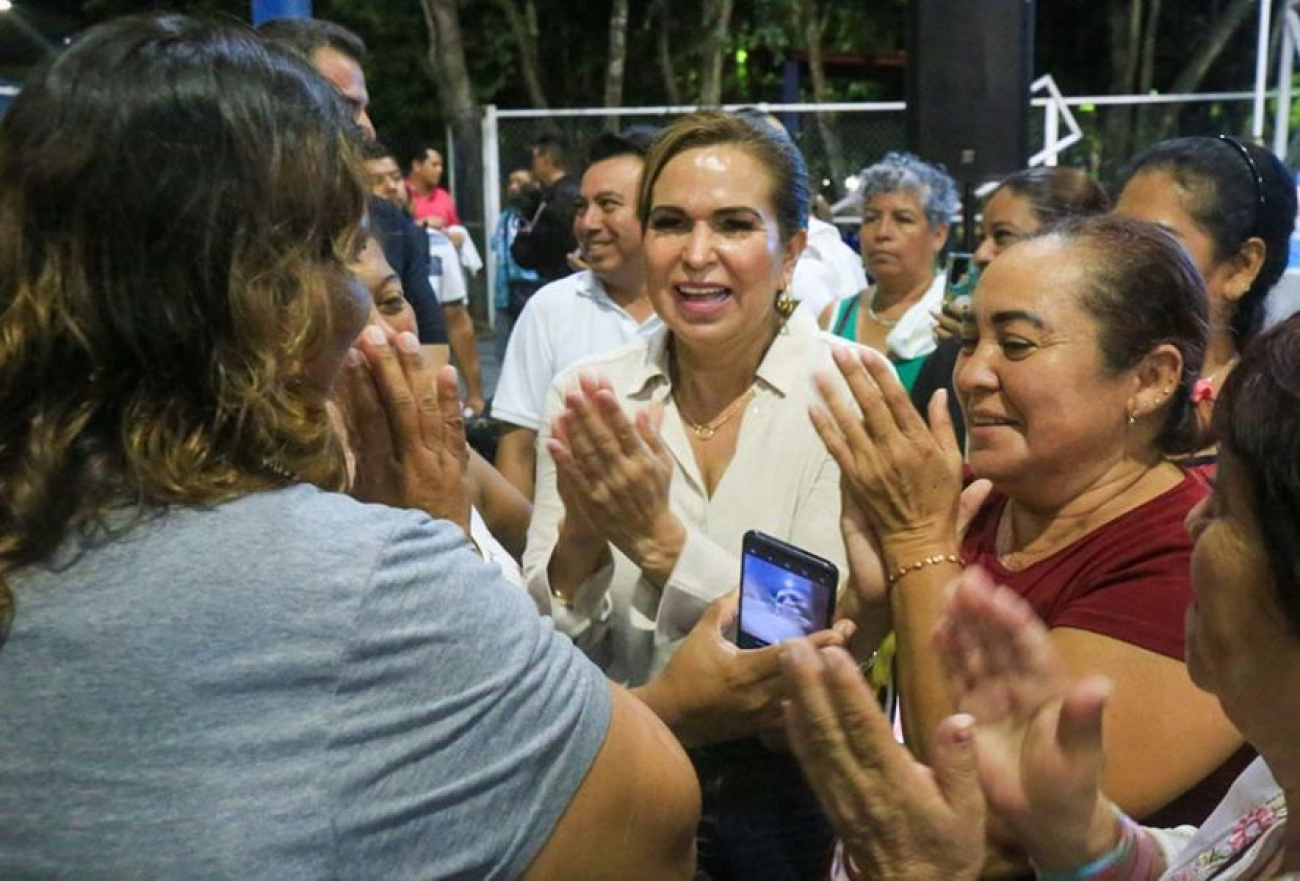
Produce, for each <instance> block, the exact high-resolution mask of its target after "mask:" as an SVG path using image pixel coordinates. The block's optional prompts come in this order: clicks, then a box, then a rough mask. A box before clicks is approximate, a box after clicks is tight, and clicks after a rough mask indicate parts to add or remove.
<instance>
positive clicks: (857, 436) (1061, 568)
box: [814, 216, 1242, 838]
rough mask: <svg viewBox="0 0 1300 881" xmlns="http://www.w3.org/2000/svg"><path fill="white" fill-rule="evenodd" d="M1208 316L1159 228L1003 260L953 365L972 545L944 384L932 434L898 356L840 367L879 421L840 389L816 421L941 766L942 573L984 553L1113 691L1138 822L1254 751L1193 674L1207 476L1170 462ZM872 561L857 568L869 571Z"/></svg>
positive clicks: (1044, 241)
mask: <svg viewBox="0 0 1300 881" xmlns="http://www.w3.org/2000/svg"><path fill="white" fill-rule="evenodd" d="M1206 320H1207V311H1206V296H1205V288H1204V285H1203V283H1202V281H1201V279H1200V276H1199V275H1198V274H1197V271H1196V268H1195V266H1194V265H1193V264H1192V263H1191V262H1190V260H1189V259H1188V257H1187V255H1186V253H1185V252H1184V251H1183V249H1182V248H1180V247H1178V246H1177V244H1176V243H1175V242H1174V240H1173V239H1172V238H1171V237H1170V236H1168V235H1167V234H1166V233H1164V232H1162V231H1161V230H1159V229H1157V228H1156V227H1154V226H1152V225H1149V224H1143V223H1138V222H1135V221H1131V220H1125V219H1121V218H1117V217H1111V216H1103V217H1090V218H1078V219H1074V220H1068V221H1065V222H1063V223H1062V224H1058V225H1056V226H1054V227H1052V228H1051V229H1050V230H1049V231H1047V232H1046V233H1044V234H1041V235H1038V236H1036V237H1033V238H1030V239H1027V240H1026V241H1023V242H1021V243H1018V244H1016V245H1014V246H1012V247H1011V248H1009V249H1008V250H1007V251H1006V252H1005V253H1004V254H1002V255H1001V256H1000V257H999V258H998V259H997V260H996V261H994V262H993V264H992V265H991V266H990V267H989V268H988V270H987V272H986V273H985V275H984V276H983V278H982V279H981V280H980V283H979V287H978V289H977V290H976V294H975V299H974V307H973V311H972V314H971V315H969V316H968V317H967V320H966V322H965V325H964V326H963V329H962V337H963V339H962V343H963V350H962V354H961V356H960V358H959V359H958V363H957V369H956V373H955V377H954V378H955V387H956V389H957V394H958V396H959V398H960V401H961V404H962V409H963V411H964V412H965V416H966V421H967V425H968V428H969V446H968V453H969V464H970V467H971V469H972V471H973V472H974V474H975V476H976V477H980V478H987V479H988V480H989V481H991V482H992V485H993V490H992V492H990V493H989V494H988V498H987V499H986V500H985V501H984V503H983V505H982V506H981V507H980V509H979V511H978V514H977V515H976V516H975V519H974V521H973V522H972V524H971V526H970V528H969V530H967V532H966V535H965V539H964V541H963V540H961V539H960V538H959V535H958V531H957V526H956V521H957V511H958V496H959V492H960V484H961V468H962V459H961V452H960V448H959V446H958V443H957V440H956V438H955V437H954V436H953V433H952V429H951V425H950V421H949V419H948V418H947V410H946V401H945V400H944V398H945V396H944V395H936V396H935V400H934V401H932V402H931V407H930V414H929V415H930V424H931V426H933V428H927V427H926V425H925V423H924V422H923V421H922V419H921V417H920V416H919V415H917V414H916V412H915V410H914V409H912V408H911V405H910V402H909V401H908V399H907V396H906V394H905V393H904V392H903V390H902V388H901V387H900V386H899V385H898V384H897V382H896V381H895V380H894V378H893V376H892V374H891V372H890V371H889V367H888V365H886V364H883V363H881V362H879V361H878V360H876V359H871V358H869V357H868V358H865V359H858V358H855V357H853V356H849V355H845V357H842V358H841V359H840V361H839V366H840V369H841V371H842V372H843V373H844V374H845V376H846V377H847V378H848V379H849V382H850V387H851V388H852V389H853V390H854V394H855V396H856V398H857V403H858V405H859V406H860V407H861V409H862V412H863V413H864V414H866V415H865V417H857V416H855V414H854V411H853V410H852V408H851V407H850V406H849V405H848V403H847V402H845V401H840V400H836V399H834V398H833V397H831V398H828V401H827V404H828V407H829V413H819V414H814V422H815V423H816V424H817V426H818V429H819V431H820V432H821V434H822V437H823V439H824V440H825V442H826V444H827V447H828V448H829V449H830V450H831V452H832V453H833V454H834V455H835V458H836V460H837V461H838V462H839V464H840V467H841V469H842V470H843V472H844V478H845V484H844V485H845V499H844V501H845V509H846V524H845V532H846V536H849V537H850V539H849V541H850V545H852V544H853V541H852V536H853V535H857V536H860V541H859V542H858V543H859V544H860V546H861V547H862V548H864V550H865V549H866V548H868V542H871V543H874V544H875V545H876V546H878V547H879V549H880V551H881V552H882V556H883V559H884V561H885V567H886V568H885V571H884V573H880V577H879V581H880V584H879V595H880V596H881V603H882V607H884V608H885V609H886V610H887V611H888V613H889V614H891V615H892V620H893V625H894V630H895V634H896V636H897V668H896V669H897V680H898V687H899V694H900V705H901V709H902V714H903V722H904V730H905V733H906V735H907V737H908V742H909V744H910V745H911V746H912V748H913V749H914V751H916V752H918V753H919V754H920V755H921V756H922V757H924V756H926V754H927V753H928V750H929V746H930V742H929V741H930V736H931V733H932V732H933V731H934V730H935V727H936V726H937V725H938V723H939V721H940V720H941V719H943V718H944V717H945V716H947V715H949V714H950V713H952V712H953V703H952V699H951V695H950V692H949V688H948V685H947V682H946V680H945V678H944V674H943V672H942V670H941V669H940V667H939V663H938V660H937V658H935V657H934V655H933V652H932V651H931V649H930V643H929V640H930V634H931V632H932V631H933V629H934V626H935V623H936V622H937V621H938V619H939V615H940V611H941V607H942V603H943V591H944V587H945V585H946V584H947V582H948V581H949V580H951V578H952V577H953V576H954V575H955V574H956V573H957V572H958V571H959V568H960V565H961V564H962V563H973V562H979V563H981V564H982V565H983V566H985V567H986V568H988V569H990V570H991V571H992V572H993V573H994V577H995V578H996V579H997V580H999V581H1001V582H1003V583H1006V584H1008V585H1009V586H1011V587H1012V588H1014V589H1015V590H1017V591H1018V592H1019V593H1020V594H1022V595H1023V596H1025V597H1026V598H1027V599H1028V600H1029V602H1030V603H1031V604H1032V605H1033V607H1034V609H1035V611H1036V612H1037V613H1038V614H1039V615H1040V616H1041V617H1043V618H1044V619H1045V620H1046V621H1047V622H1048V624H1049V626H1050V627H1051V628H1052V636H1053V641H1054V642H1055V643H1056V644H1057V647H1058V648H1059V650H1060V652H1061V654H1062V656H1063V657H1064V658H1065V659H1066V663H1067V665H1068V666H1070V667H1071V669H1072V671H1073V672H1075V673H1078V674H1084V673H1088V674H1095V673H1100V674H1104V675H1106V676H1108V677H1110V678H1111V679H1112V680H1113V681H1114V683H1115V691H1114V697H1113V699H1112V701H1111V703H1110V705H1109V707H1108V710H1107V719H1106V734H1107V741H1108V744H1107V746H1108V755H1109V757H1110V759H1109V763H1108V765H1107V768H1106V775H1105V780H1104V786H1105V789H1106V792H1107V794H1108V795H1110V796H1111V797H1112V798H1113V799H1114V800H1115V801H1116V802H1117V803H1119V804H1120V805H1121V806H1123V807H1124V809H1125V810H1127V811H1128V812H1129V813H1131V814H1132V815H1134V816H1137V817H1149V816H1151V815H1152V814H1153V813H1155V812H1156V811H1158V810H1160V809H1161V808H1164V807H1166V806H1167V805H1170V803H1171V802H1174V801H1175V800H1176V799H1178V798H1179V797H1180V796H1184V795H1185V794H1186V793H1188V792H1189V791H1192V790H1195V789H1196V788H1197V786H1198V784H1200V783H1202V781H1205V780H1206V779H1207V778H1210V777H1212V776H1213V775H1214V774H1215V773H1216V771H1217V769H1219V768H1220V766H1222V765H1224V763H1225V762H1227V761H1228V760H1229V759H1230V758H1231V757H1233V755H1234V753H1236V752H1237V750H1238V749H1239V748H1240V747H1241V745H1242V739H1241V736H1240V735H1239V734H1238V733H1237V732H1236V730H1235V729H1234V728H1233V727H1232V726H1231V724H1230V723H1229V722H1228V721H1227V719H1226V718H1225V717H1224V716H1223V713H1222V711H1221V710H1220V708H1219V707H1218V705H1217V703H1216V702H1215V701H1214V699H1213V698H1211V697H1209V696H1208V695H1206V694H1204V693H1202V692H1199V691H1197V689H1196V688H1195V687H1194V686H1193V685H1192V682H1191V680H1190V679H1189V678H1188V675H1187V670H1186V667H1185V666H1184V664H1183V637H1182V620H1183V614H1184V611H1185V609H1186V608H1187V605H1188V603H1189V601H1190V598H1191V596H1190V585H1189V580H1188V574H1187V573H1188V560H1189V555H1190V550H1191V543H1190V541H1189V539H1188V537H1187V535H1186V532H1185V530H1184V529H1183V528H1182V520H1183V518H1184V516H1185V515H1186V514H1187V512H1188V511H1189V510H1190V509H1191V508H1192V507H1193V506H1194V505H1195V504H1196V503H1197V502H1198V501H1199V500H1200V499H1201V498H1202V497H1203V496H1204V495H1205V493H1206V490H1207V488H1206V486H1205V485H1204V484H1203V483H1202V481H1201V479H1200V478H1199V477H1197V476H1195V475H1191V474H1188V473H1186V472H1184V471H1183V470H1181V469H1180V468H1179V467H1177V466H1176V465H1174V464H1172V463H1171V462H1170V460H1169V456H1171V455H1175V454H1178V453H1180V452H1183V451H1186V450H1188V449H1190V448H1191V446H1192V445H1193V444H1194V443H1195V436H1196V420H1195V416H1194V413H1193V408H1192V385H1193V383H1194V382H1195V381H1196V378H1197V377H1198V375H1199V371H1200V367H1201V361H1202V359H1203V357H1204V351H1205V334H1206ZM861 559H862V560H863V561H864V562H863V563H862V564H861V565H858V566H856V567H854V576H855V578H858V579H859V580H860V581H861V580H870V579H871V578H872V576H871V575H868V574H867V573H868V572H869V569H868V567H867V563H866V561H867V560H868V559H869V558H868V557H867V555H866V553H863V554H862V556H861ZM851 560H852V551H851ZM876 572H877V573H879V568H878V567H877V569H876ZM1228 779H1229V780H1230V779H1231V778H1230V777H1229V778H1228ZM1225 785H1226V781H1225ZM1217 794H1219V795H1221V794H1222V792H1221V790H1220V791H1219V792H1218V793H1217ZM1207 798H1210V796H1208V795H1207ZM1208 804H1213V800H1210V801H1208ZM1194 814H1195V810H1194V809H1193V810H1189V811H1187V812H1185V813H1184V814H1183V816H1181V817H1178V818H1176V819H1182V820H1187V821H1192V820H1196V819H1200V818H1199V817H1196V816H1194ZM992 828H993V830H994V832H993V834H994V837H995V838H996V836H997V827H996V824H995V825H994V826H993V827H992Z"/></svg>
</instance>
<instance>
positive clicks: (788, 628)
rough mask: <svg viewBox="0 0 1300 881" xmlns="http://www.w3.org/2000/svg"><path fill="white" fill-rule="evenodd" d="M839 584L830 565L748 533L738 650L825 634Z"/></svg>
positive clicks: (802, 551) (744, 559)
mask: <svg viewBox="0 0 1300 881" xmlns="http://www.w3.org/2000/svg"><path fill="white" fill-rule="evenodd" d="M838 583H839V571H838V570H837V569H836V568H835V564H834V563H832V562H830V561H829V560H825V559H822V558H821V557H818V556H817V555H815V554H810V553H809V552H807V551H805V550H803V549H802V548H798V547H795V546H794V545H792V544H789V543H788V542H784V541H781V540H780V539H776V538H773V537H771V536H769V535H764V534H763V533H761V532H757V531H751V532H748V533H746V534H745V549H744V554H743V555H742V557H741V564H740V621H739V626H738V628H737V634H736V644H737V645H738V646H740V647H741V648H762V647H763V646H768V645H776V644H777V643H780V642H783V641H785V640H787V639H794V638H795V637H799V636H806V635H807V634H809V633H814V632H816V631H818V630H824V629H826V628H827V627H829V626H830V624H831V618H832V616H833V615H834V614H835V589H836V586H837V585H838Z"/></svg>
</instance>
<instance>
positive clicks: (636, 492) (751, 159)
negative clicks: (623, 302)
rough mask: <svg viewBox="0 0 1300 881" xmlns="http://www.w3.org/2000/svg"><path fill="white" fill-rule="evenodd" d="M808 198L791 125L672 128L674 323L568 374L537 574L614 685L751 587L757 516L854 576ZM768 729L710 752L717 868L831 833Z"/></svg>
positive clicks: (660, 204) (863, 611)
mask: <svg viewBox="0 0 1300 881" xmlns="http://www.w3.org/2000/svg"><path fill="white" fill-rule="evenodd" d="M808 202H809V190H808V181H807V172H806V170H805V168H804V166H803V160H802V157H801V156H800V155H799V152H798V150H797V149H796V148H795V147H794V145H793V144H792V143H791V142H790V141H789V139H788V138H785V137H783V136H780V135H778V134H776V133H774V132H772V131H771V130H769V129H768V128H767V127H755V126H751V125H749V124H748V123H746V122H745V121H743V120H740V119H737V118H735V117H732V116H726V115H722V114H717V113H701V114H694V115H691V116H687V117H683V118H682V119H680V120H678V121H677V122H675V123H673V124H672V125H671V126H669V127H668V128H667V129H666V130H665V131H664V132H663V133H662V134H661V135H660V137H659V139H658V140H657V141H656V142H655V144H654V146H653V147H652V148H651V151H650V153H649V154H648V155H647V157H646V164H645V169H644V171H643V174H642V180H641V187H640V195H639V203H638V204H639V210H640V212H641V218H642V222H643V225H644V228H645V261H646V277H647V289H648V291H649V294H650V298H651V300H652V302H653V303H654V306H655V311H656V312H658V314H659V316H660V317H661V318H662V319H663V322H664V325H665V327H664V328H663V329H662V330H661V331H660V332H659V333H657V334H656V335H654V336H653V337H651V338H650V339H648V340H645V341H641V342H638V343H636V344H633V345H630V346H628V347H626V348H623V349H620V350H617V351H615V352H611V353H609V354H607V355H603V356H600V357H597V358H594V359H591V360H589V361H587V362H585V363H584V364H583V365H581V366H580V367H576V368H573V369H571V370H570V371H568V372H567V373H565V374H562V375H561V376H560V377H559V378H557V380H556V382H555V383H553V384H552V386H551V391H550V394H549V400H548V402H547V410H546V418H545V419H544V420H543V435H542V438H541V444H540V446H539V456H538V471H537V496H536V515H535V516H534V520H533V526H532V529H531V530H530V532H529V541H528V550H527V552H526V554H525V560H524V571H525V575H526V576H527V577H528V579H529V583H530V587H531V589H532V592H533V596H534V598H535V599H536V600H537V602H538V603H539V605H540V606H541V608H542V609H543V610H544V611H546V612H548V613H550V614H553V615H554V616H555V618H556V621H557V623H558V626H560V627H561V629H563V630H564V631H565V632H567V633H570V634H572V635H573V637H574V639H575V641H576V642H577V643H578V645H580V646H581V647H582V648H583V649H584V650H586V651H587V652H588V653H589V654H590V655H591V656H592V657H593V658H596V659H598V662H599V663H600V664H601V665H602V666H603V667H604V668H605V670H606V671H607V672H609V673H610V675H611V676H613V677H614V678H616V679H619V680H624V681H630V682H632V683H640V682H645V681H647V680H649V687H653V686H654V684H655V682H657V679H655V678H654V676H655V674H656V673H657V672H658V670H659V669H660V668H661V667H662V665H663V664H664V662H665V661H666V660H667V659H668V658H669V657H670V656H672V653H673V652H674V651H675V650H676V648H677V644H678V642H679V641H680V639H681V637H682V635H683V634H684V633H685V632H686V630H688V629H689V628H691V627H693V626H694V625H695V623H696V621H697V620H698V619H699V616H700V613H701V611H702V610H703V608H704V606H705V604H707V603H708V602H709V601H711V600H712V599H713V598H715V597H717V596H719V595H721V594H723V593H725V592H727V591H730V590H731V589H732V588H733V587H734V586H735V585H736V583H737V581H738V578H739V575H740V550H741V542H742V537H743V536H744V533H745V532H746V531H747V530H750V529H759V530H762V531H764V532H766V533H769V534H771V535H774V536H776V537H778V538H782V539H785V540H788V541H790V542H792V543H794V544H796V545H799V546H801V547H804V548H807V549H808V550H810V551H812V552H814V553H817V554H820V555H821V556H824V557H827V558H829V559H830V560H832V561H833V562H835V563H836V564H837V565H838V566H840V567H841V570H842V569H843V566H844V562H845V550H844V543H843V539H842V538H841V535H840V531H839V528H838V527H839V520H840V494H839V470H838V468H836V466H835V463H834V461H833V460H832V459H831V457H830V455H829V454H828V453H827V452H826V450H825V448H824V447H823V446H822V444H821V442H820V441H819V440H818V438H817V435H816V433H815V432H814V431H813V429H812V426H811V425H810V424H809V423H808V419H807V416H806V410H807V406H808V405H809V404H810V403H811V402H812V400H813V398H814V397H815V394H816V393H815V390H814V389H813V386H812V382H811V376H812V374H813V373H814V372H815V371H816V370H818V369H819V368H824V367H829V366H830V364H831V360H830V354H831V349H832V345H833V340H832V339H831V337H830V336H829V335H828V334H824V333H822V332H821V331H820V330H819V329H818V328H817V326H816V324H815V322H814V321H813V320H812V318H811V317H809V316H806V315H804V314H803V313H802V312H796V311H794V309H793V306H794V304H793V302H792V301H789V300H788V298H786V297H785V296H784V295H783V294H782V291H783V289H784V287H785V285H786V284H787V283H788V281H789V278H790V274H791V272H792V269H793V266H794V262H795V260H796V259H797V257H798V255H799V251H800V249H801V247H802V245H803V237H804V233H803V228H804V223H805V219H806V217H807V213H808ZM857 601H858V597H857V596H856V595H855V594H854V593H853V592H852V591H847V592H844V593H843V595H842V598H841V602H840V606H839V610H838V611H839V614H844V615H848V616H852V617H856V618H857V619H858V620H860V621H861V622H863V623H864V625H865V624H868V623H873V622H875V621H876V620H877V619H878V617H879V616H878V615H877V614H876V612H877V611H878V606H879V604H878V603H875V605H874V607H869V606H870V602H868V604H867V605H862V604H858V602H857ZM863 629H864V631H869V630H870V627H866V626H864V628H863ZM861 638H863V639H866V640H870V639H872V638H873V637H872V635H871V634H870V633H864V634H863V635H862V636H861ZM745 654H748V653H745ZM754 733H756V728H755V727H754V726H752V725H751V726H750V727H749V728H748V729H747V730H746V729H738V730H735V731H734V732H732V733H731V735H730V737H729V738H728V737H727V735H726V734H725V733H723V734H721V735H720V734H719V733H718V732H714V733H713V739H714V740H728V739H729V740H730V742H728V743H723V744H720V745H718V746H716V747H713V748H712V749H707V750H697V751H695V752H694V753H693V758H694V759H695V761H696V767H697V770H698V771H699V774H700V776H701V779H702V780H703V781H704V788H705V790H706V792H707V793H708V795H706V802H707V803H706V806H705V815H706V822H705V826H704V828H703V829H702V833H701V854H700V862H701V866H702V869H703V870H704V871H705V872H707V873H708V875H709V876H710V877H719V878H720V877H744V878H786V877H806V876H809V875H815V874H816V873H817V872H819V871H823V870H824V868H825V865H826V863H827V858H828V854H829V842H830V838H829V834H828V833H829V827H827V826H826V825H825V821H824V819H823V818H822V817H821V815H820V811H819V810H818V808H817V806H816V803H815V800H814V799H812V797H811V794H810V793H808V792H807V789H806V786H805V785H804V783H803V781H802V779H801V777H800V776H799V770H798V767H797V766H796V765H795V763H794V761H793V759H791V758H790V757H789V756H788V755H784V754H782V753H781V752H773V751H770V750H768V749H767V748H765V747H764V746H763V745H761V744H759V743H758V742H757V741H756V740H754V739H753V738H752V737H749V738H748V739H739V738H740V737H741V736H742V735H753V734H754Z"/></svg>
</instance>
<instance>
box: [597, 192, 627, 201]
mask: <svg viewBox="0 0 1300 881" xmlns="http://www.w3.org/2000/svg"><path fill="white" fill-rule="evenodd" d="M591 199H592V201H593V202H599V201H600V200H601V199H618V200H619V201H622V199H623V194H622V193H620V192H617V191H616V190H601V191H600V192H599V193H597V194H596V195H594V196H592V197H591Z"/></svg>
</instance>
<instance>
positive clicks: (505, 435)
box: [496, 425, 537, 499]
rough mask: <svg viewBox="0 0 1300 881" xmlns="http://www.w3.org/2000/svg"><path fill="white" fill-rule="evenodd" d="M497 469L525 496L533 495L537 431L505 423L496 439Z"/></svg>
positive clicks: (529, 497)
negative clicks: (503, 428)
mask: <svg viewBox="0 0 1300 881" xmlns="http://www.w3.org/2000/svg"><path fill="white" fill-rule="evenodd" d="M496 466H497V470H498V471H500V472H501V476H502V477H504V478H505V479H506V480H508V481H510V483H511V484H512V485H513V486H514V487H515V489H517V490H518V491H519V492H520V493H521V494H522V495H523V496H524V497H525V498H528V499H531V498H532V497H533V491H534V487H533V475H534V474H535V473H536V469H537V432H536V431H533V430H532V429H530V428H522V427H520V426H518V425H507V426H506V428H505V430H504V431H503V432H502V433H501V437H500V438H499V439H498V440H497V461H496Z"/></svg>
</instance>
